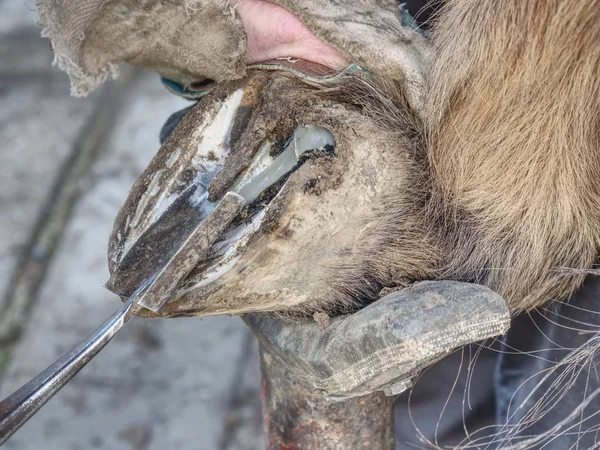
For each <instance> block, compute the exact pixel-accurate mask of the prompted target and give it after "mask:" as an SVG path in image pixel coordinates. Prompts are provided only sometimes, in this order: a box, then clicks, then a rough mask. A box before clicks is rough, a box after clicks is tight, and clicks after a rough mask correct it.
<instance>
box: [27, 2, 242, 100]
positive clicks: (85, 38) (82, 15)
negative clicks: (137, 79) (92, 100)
mask: <svg viewBox="0 0 600 450" xmlns="http://www.w3.org/2000/svg"><path fill="white" fill-rule="evenodd" d="M37 6H38V9H39V13H40V25H41V26H42V27H43V28H44V30H43V32H42V34H43V35H44V36H46V37H48V38H50V40H51V43H52V46H53V49H54V52H55V63H56V64H57V65H58V66H59V67H60V68H61V69H63V70H65V71H66V72H67V74H68V75H69V77H70V78H71V93H72V94H73V95H75V96H85V95H87V94H88V93H89V92H91V91H92V90H93V89H94V88H96V87H97V86H98V85H99V84H100V83H102V82H103V81H105V80H106V79H107V78H108V77H110V76H112V77H114V76H116V75H117V74H118V68H117V64H118V63H120V62H122V61H125V62H129V63H131V64H135V65H138V66H142V67H146V68H149V69H151V70H154V71H156V72H159V73H160V74H161V75H163V76H166V77H169V78H172V79H175V80H177V81H179V82H181V83H182V84H187V83H191V82H193V81H196V80H199V79H202V78H205V77H206V78H211V79H214V80H215V81H228V80H232V79H237V78H241V77H243V76H244V74H245V65H244V59H245V54H246V34H245V32H244V30H243V26H242V24H241V21H240V19H239V16H237V15H236V14H235V13H234V11H233V10H232V9H231V8H230V7H229V6H228V2H226V1H224V0H223V1H222V0H186V1H183V0H165V1H161V0H38V2H37Z"/></svg>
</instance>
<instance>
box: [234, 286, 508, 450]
mask: <svg viewBox="0 0 600 450" xmlns="http://www.w3.org/2000/svg"><path fill="white" fill-rule="evenodd" d="M244 320H245V321H246V323H247V324H248V325H249V326H250V327H251V328H252V330H253V331H254V333H255V334H256V336H257V337H258V339H259V341H260V345H261V368H262V401H263V417H264V425H265V431H266V438H267V449H268V450H301V449H310V450H317V449H318V450H334V449H335V450H348V449H360V448H370V449H374V450H392V449H394V448H395V442H394V415H393V402H394V397H395V395H397V394H399V393H401V392H402V391H404V390H405V389H407V388H408V387H410V386H411V379H412V378H414V377H415V376H416V375H417V373H418V372H419V370H420V369H422V368H424V367H426V366H428V365H430V364H431V363H433V362H435V361H437V360H438V359H440V358H442V357H443V356H444V355H446V354H448V353H449V352H450V351H452V350H454V349H456V348H459V347H461V346H463V345H466V344H469V343H473V342H477V341H481V340H483V339H486V338H489V337H493V336H497V335H499V334H503V333H504V332H506V331H507V330H508V327H509V322H510V318H509V313H508V309H507V307H506V303H505V302H504V300H503V299H502V298H501V297H499V296H498V295H496V294H494V293H493V292H491V291H490V290H489V289H487V288H484V287H482V286H477V285H472V284H465V283H457V282H445V281H441V282H424V283H418V284H416V285H414V286H412V287H410V288H409V289H406V290H402V291H398V292H394V293H392V294H390V295H388V296H386V297H384V298H382V299H380V300H379V301H377V302H375V303H373V304H371V305H370V306H368V307H366V308H364V309H363V310H361V311H359V312H357V313H355V314H352V315H350V316H345V317H338V318H334V319H332V320H331V323H330V324H329V326H327V327H326V328H324V329H322V328H320V327H319V325H317V324H316V323H315V322H312V321H311V322H308V321H305V322H299V321H296V322H293V321H292V322H290V321H288V322H285V321H282V320H278V319H275V318H272V317H268V316H264V315H258V314H251V315H246V316H245V317H244Z"/></svg>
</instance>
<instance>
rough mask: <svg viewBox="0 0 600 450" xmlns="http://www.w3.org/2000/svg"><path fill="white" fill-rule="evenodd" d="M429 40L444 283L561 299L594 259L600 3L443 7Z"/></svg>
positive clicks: (485, 1)
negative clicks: (434, 53) (432, 60)
mask: <svg viewBox="0 0 600 450" xmlns="http://www.w3.org/2000/svg"><path fill="white" fill-rule="evenodd" d="M433 30H434V43H435V46H436V50H437V57H436V61H435V65H434V69H433V73H432V78H431V88H430V94H429V101H428V114H429V123H428V128H429V130H428V132H429V161H430V171H431V176H432V180H433V197H432V201H431V204H430V207H431V208H430V209H431V211H430V214H431V219H432V223H433V224H434V225H435V228H436V229H438V230H441V231H440V247H441V254H442V255H445V256H446V257H445V258H444V259H443V261H442V263H441V266H440V273H439V276H440V277H442V278H453V279H466V280H470V281H474V282H478V283H482V284H485V285H487V286H489V287H491V288H492V289H494V290H495V291H497V292H499V293H500V294H502V295H503V296H504V297H505V298H506V299H507V300H508V302H509V303H510V306H511V307H512V308H513V309H515V310H524V309H529V308H532V307H535V306H538V305H540V304H542V303H544V302H547V301H550V300H554V299H566V298H568V297H569V295H570V294H571V293H572V292H573V291H574V290H575V289H576V288H577V287H578V286H579V285H580V284H581V282H582V280H583V278H584V275H583V274H582V273H584V272H585V269H590V268H592V267H593V265H594V263H595V261H596V258H597V256H598V250H599V249H600V1H599V0H544V1H523V0H504V1H501V2H499V1H497V0H449V1H448V2H447V3H446V5H445V6H444V7H443V9H442V10H441V12H440V14H439V16H438V18H437V20H436V22H435V23H434V25H433ZM570 269H577V270H570ZM580 269H584V270H583V271H582V270H580Z"/></svg>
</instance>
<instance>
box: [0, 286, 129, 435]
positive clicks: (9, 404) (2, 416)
mask: <svg viewBox="0 0 600 450" xmlns="http://www.w3.org/2000/svg"><path fill="white" fill-rule="evenodd" d="M136 297H137V293H136V294H134V295H132V296H131V297H130V298H129V299H128V300H127V302H125V304H124V305H123V306H122V307H121V309H120V310H119V311H117V312H116V313H115V314H113V315H112V316H111V317H110V318H109V319H107V320H106V322H104V323H103V324H102V325H101V326H100V328H98V329H97V330H96V331H94V332H93V333H92V334H90V335H89V336H88V337H87V338H85V339H84V340H82V341H81V342H80V343H79V344H77V346H75V347H74V348H72V349H71V350H70V351H69V352H68V353H65V354H64V355H63V356H61V357H60V358H59V359H58V360H57V361H55V362H54V363H53V364H52V365H50V366H49V367H48V368H47V369H46V370H44V371H43V372H41V373H39V374H38V375H37V376H36V377H35V378H33V379H32V380H31V381H29V382H28V383H26V384H24V385H23V386H22V387H21V388H20V389H19V390H17V391H15V392H14V393H13V394H12V395H10V396H9V397H7V398H6V399H4V400H3V401H2V403H0V445H2V444H3V443H4V442H5V441H6V440H8V438H10V437H11V436H12V435H13V433H15V432H16V431H17V430H18V429H19V428H21V426H22V425H23V424H24V423H25V422H27V421H28V420H29V419H30V418H31V416H33V415H34V414H35V413H36V412H37V411H38V410H39V409H40V408H41V407H42V406H44V404H45V403H46V402H47V401H48V400H50V399H51V398H52V396H53V395H54V394H56V393H57V392H58V391H59V390H60V389H61V388H62V387H63V386H64V385H65V384H66V383H67V382H68V381H69V380H70V379H71V378H73V377H74V376H75V374H77V372H79V371H80V370H81V369H82V368H83V367H84V366H85V365H86V364H87V363H88V362H90V361H91V360H92V358H93V357H94V356H96V355H97V354H98V352H100V350H102V349H103V348H104V346H105V345H106V344H108V342H109V341H110V340H111V339H112V337H113V336H114V335H115V334H116V333H117V332H118V331H119V330H120V329H121V328H122V327H123V325H125V324H126V323H127V322H129V320H130V319H131V317H133V314H130V313H131V309H132V308H133V306H134V302H135V299H136Z"/></svg>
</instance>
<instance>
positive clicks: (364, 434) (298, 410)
mask: <svg viewBox="0 0 600 450" xmlns="http://www.w3.org/2000/svg"><path fill="white" fill-rule="evenodd" d="M260 354H261V372H262V404H263V421H264V427H265V434H266V439H267V449H268V450H317V449H318V450H353V449H362V448H369V449H375V450H394V448H395V437H394V434H395V433H394V409H393V404H394V397H387V396H385V395H384V394H383V392H374V393H372V394H368V395H364V396H362V397H353V398H349V399H345V400H329V399H327V398H326V396H325V394H324V393H323V392H321V391H318V390H315V388H314V387H310V386H308V385H307V384H304V383H303V382H302V381H301V380H298V379H295V378H294V375H293V374H292V373H291V372H290V371H289V370H288V369H287V365H286V364H284V363H283V362H282V361H281V360H280V359H279V358H277V357H274V356H273V355H272V354H270V353H269V351H268V350H267V349H266V348H264V347H262V346H261V352H260Z"/></svg>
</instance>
